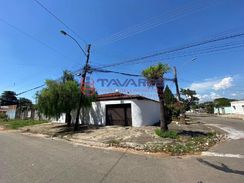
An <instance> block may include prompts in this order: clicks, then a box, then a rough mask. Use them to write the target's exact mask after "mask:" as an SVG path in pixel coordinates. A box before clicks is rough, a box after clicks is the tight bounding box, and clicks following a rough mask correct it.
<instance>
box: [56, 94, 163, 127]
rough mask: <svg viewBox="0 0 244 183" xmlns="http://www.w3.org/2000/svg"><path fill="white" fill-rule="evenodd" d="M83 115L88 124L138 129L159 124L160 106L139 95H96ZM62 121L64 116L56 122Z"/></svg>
mask: <svg viewBox="0 0 244 183" xmlns="http://www.w3.org/2000/svg"><path fill="white" fill-rule="evenodd" d="M81 113H82V112H81ZM84 113H85V115H84V121H85V122H89V123H90V124H95V125H122V126H134V127H140V126H146V125H153V124H155V123H157V122H159V120H160V105H159V102H158V101H156V100H152V99H149V98H146V97H143V96H140V95H128V94H123V93H119V92H115V93H108V94H102V95H98V96H97V101H96V102H93V103H92V107H91V108H88V109H85V110H84ZM75 116H76V111H74V112H73V115H72V122H74V121H75ZM81 116H82V115H81ZM81 118H82V117H81ZM80 120H81V119H80ZM64 121H65V117H64V116H62V120H61V119H59V120H58V122H62V123H64Z"/></svg>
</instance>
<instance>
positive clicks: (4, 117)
mask: <svg viewBox="0 0 244 183" xmlns="http://www.w3.org/2000/svg"><path fill="white" fill-rule="evenodd" d="M0 119H1V120H3V121H6V120H7V119H8V116H7V115H6V114H5V113H1V112H0Z"/></svg>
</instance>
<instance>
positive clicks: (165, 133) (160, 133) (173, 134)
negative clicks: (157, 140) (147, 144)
mask: <svg viewBox="0 0 244 183" xmlns="http://www.w3.org/2000/svg"><path fill="white" fill-rule="evenodd" d="M155 133H156V134H157V135H158V136H159V137H162V138H171V139H176V138H178V134H177V132H176V131H162V130H161V129H159V128H157V129H155Z"/></svg>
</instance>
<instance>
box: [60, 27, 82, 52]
mask: <svg viewBox="0 0 244 183" xmlns="http://www.w3.org/2000/svg"><path fill="white" fill-rule="evenodd" d="M60 33H61V34H63V35H64V36H68V37H70V38H71V39H72V40H73V41H74V42H75V43H76V44H77V45H78V46H79V48H80V49H81V51H82V53H84V55H85V56H87V54H86V52H85V51H84V49H83V48H82V47H81V45H80V44H79V42H78V41H77V40H76V39H75V38H74V37H72V36H71V35H69V34H68V33H67V32H65V31H64V30H61V31H60Z"/></svg>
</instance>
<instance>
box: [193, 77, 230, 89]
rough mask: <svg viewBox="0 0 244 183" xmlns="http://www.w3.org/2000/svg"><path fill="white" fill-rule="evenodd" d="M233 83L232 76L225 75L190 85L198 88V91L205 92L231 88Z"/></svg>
mask: <svg viewBox="0 0 244 183" xmlns="http://www.w3.org/2000/svg"><path fill="white" fill-rule="evenodd" d="M232 83H233V78H232V77H225V78H223V79H215V78H214V79H208V80H205V81H203V82H196V83H192V84H191V85H190V87H189V88H190V89H192V90H196V91H197V92H200V93H201V92H204V91H207V90H216V91H218V90H224V89H227V88H230V87H231V86H232Z"/></svg>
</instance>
